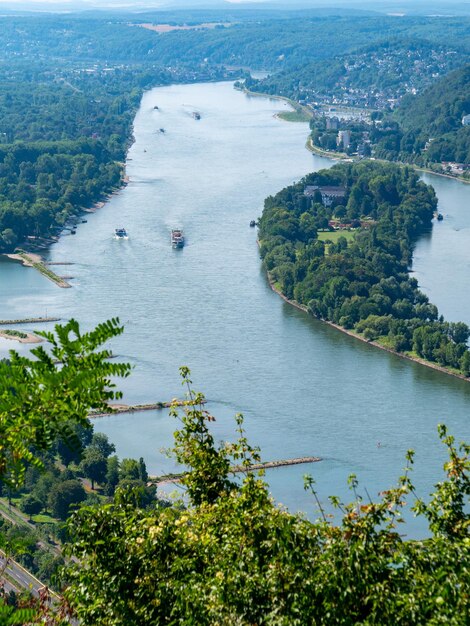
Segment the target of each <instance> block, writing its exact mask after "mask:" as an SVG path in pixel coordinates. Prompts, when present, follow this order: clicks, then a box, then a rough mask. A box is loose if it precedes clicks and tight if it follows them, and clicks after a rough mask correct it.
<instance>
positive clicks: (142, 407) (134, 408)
mask: <svg viewBox="0 0 470 626" xmlns="http://www.w3.org/2000/svg"><path fill="white" fill-rule="evenodd" d="M186 403H187V401H186V400H171V401H170V402H152V403H150V404H110V405H109V408H110V409H112V411H111V412H110V413H95V412H92V413H90V414H89V415H88V417H90V418H94V417H105V416H107V415H113V414H114V413H135V412H138V411H155V410H161V409H169V408H170V407H171V406H185V405H186ZM203 404H205V401H204V402H203Z"/></svg>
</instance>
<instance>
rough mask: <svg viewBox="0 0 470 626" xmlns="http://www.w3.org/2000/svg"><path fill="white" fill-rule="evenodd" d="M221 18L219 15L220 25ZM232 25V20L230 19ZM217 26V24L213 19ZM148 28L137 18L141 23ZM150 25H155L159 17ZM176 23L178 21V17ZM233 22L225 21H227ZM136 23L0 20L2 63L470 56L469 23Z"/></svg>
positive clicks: (314, 18)
mask: <svg viewBox="0 0 470 626" xmlns="http://www.w3.org/2000/svg"><path fill="white" fill-rule="evenodd" d="M225 17H226V14H225V13H224V12H223V11H221V12H220V14H219V19H220V21H221V22H223V21H224V18H225ZM229 17H230V16H229ZM212 19H214V16H213V18H212ZM148 20H149V17H148V16H145V15H143V16H142V20H141V21H142V22H146V21H148ZM154 21H155V22H156V23H158V22H159V21H160V20H159V18H158V15H155V16H154ZM174 21H175V22H178V15H177V14H176V15H175V18H174ZM229 21H230V19H229ZM138 23H139V19H136V16H135V15H128V16H127V15H123V14H120V15H117V16H109V15H106V16H101V17H100V16H94V17H90V16H80V15H76V16H57V15H55V16H41V17H37V16H29V17H2V18H0V50H2V57H3V58H9V59H11V58H18V57H20V58H31V59H32V58H34V59H35V60H37V59H49V60H52V59H57V60H64V59H72V58H73V59H82V60H98V61H107V62H117V61H120V62H123V63H130V62H153V63H158V64H162V65H169V64H174V63H190V64H195V63H201V62H204V61H207V62H208V63H217V64H220V63H221V64H229V65H237V66H243V67H252V68H266V69H269V70H282V69H284V68H285V67H300V66H302V65H304V64H305V63H306V61H309V60H310V61H314V60H316V59H325V58H332V57H335V56H337V55H339V54H344V53H345V52H349V51H353V50H356V49H358V48H360V47H363V46H366V45H370V44H371V43H373V42H379V41H383V40H384V38H390V37H394V38H396V37H398V38H404V37H406V38H410V39H416V38H421V39H426V40H429V41H431V42H433V43H435V44H436V45H441V44H442V42H443V41H445V42H446V44H447V45H449V46H458V47H459V48H461V49H463V50H466V51H470V36H469V32H470V29H469V24H470V21H469V19H468V18H460V19H456V18H442V19H440V20H435V19H432V18H417V17H406V18H403V19H400V20H397V19H396V18H394V17H387V16H360V15H359V16H357V15H342V16H340V15H324V14H321V13H320V14H317V13H315V12H313V13H310V14H307V15H301V16H299V15H296V14H295V13H293V14H292V17H290V18H288V17H286V18H285V19H279V18H275V17H273V16H270V17H267V16H266V15H264V16H262V17H260V18H258V17H257V14H256V13H254V14H253V18H252V19H251V21H248V20H244V21H240V22H238V21H236V20H234V18H233V16H232V17H231V21H230V24H229V26H228V27H224V26H220V27H219V28H214V29H206V30H184V31H174V32H169V33H165V34H158V33H155V32H153V31H151V30H148V29H145V28H141V27H139V26H138Z"/></svg>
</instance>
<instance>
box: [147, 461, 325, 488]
mask: <svg viewBox="0 0 470 626" xmlns="http://www.w3.org/2000/svg"><path fill="white" fill-rule="evenodd" d="M319 461H321V458H320V457H318V456H302V457H298V458H296V459H281V460H280V461H265V462H264V463H254V464H253V465H249V466H248V467H245V466H243V465H234V466H233V467H231V468H230V471H231V472H232V474H240V473H242V472H257V471H259V470H266V469H275V468H277V467H287V466H289V465H303V464H306V463H318V462H319ZM183 476H184V474H168V475H166V476H149V482H150V483H152V484H154V485H157V486H158V485H170V484H172V483H179V482H180V481H181V479H182V478H183Z"/></svg>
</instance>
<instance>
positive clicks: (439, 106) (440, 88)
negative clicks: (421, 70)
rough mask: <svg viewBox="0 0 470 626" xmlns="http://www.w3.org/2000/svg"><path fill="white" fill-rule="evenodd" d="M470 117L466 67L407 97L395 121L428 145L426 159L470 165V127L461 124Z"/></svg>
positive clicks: (469, 82) (468, 70) (469, 79)
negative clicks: (417, 93)
mask: <svg viewBox="0 0 470 626" xmlns="http://www.w3.org/2000/svg"><path fill="white" fill-rule="evenodd" d="M469 114H470V65H466V66H465V67H464V68H462V69H460V70H457V71H455V72H453V73H452V74H450V75H448V76H446V77H445V78H443V79H441V80H439V81H438V82H436V83H435V84H434V85H432V86H430V87H429V88H428V89H427V90H426V91H425V92H423V93H422V94H420V95H417V96H414V97H413V96H407V97H406V98H404V99H403V102H402V105H401V106H400V108H399V109H398V110H397V111H396V114H395V118H396V119H397V121H398V122H399V123H400V126H401V127H402V129H403V131H404V133H405V134H407V135H408V136H410V135H411V136H413V135H414V136H415V137H416V141H417V143H418V145H419V144H420V143H421V145H422V144H423V143H424V144H426V143H427V142H429V143H428V145H427V147H426V154H425V157H426V158H427V159H429V160H431V161H457V162H460V163H470V126H463V124H462V118H463V117H464V116H465V115H469Z"/></svg>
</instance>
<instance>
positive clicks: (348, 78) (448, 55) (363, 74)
mask: <svg viewBox="0 0 470 626" xmlns="http://www.w3.org/2000/svg"><path fill="white" fill-rule="evenodd" d="M468 60H470V55H469V54H468V53H467V52H464V51H462V50H460V46H459V47H458V48H451V47H450V46H448V45H444V44H436V43H431V42H428V41H420V40H415V39H413V40H412V39H402V40H395V39H394V40H392V41H390V40H387V41H384V42H379V43H377V44H372V45H368V46H367V47H365V48H361V49H360V50H357V51H354V52H351V53H349V54H346V55H345V54H343V55H341V56H337V57H335V58H334V59H332V60H328V61H326V60H319V61H315V62H311V63H307V64H305V65H304V66H302V67H300V68H299V69H296V70H292V69H290V70H284V71H282V72H278V73H276V74H273V75H272V76H269V77H268V78H265V79H262V80H259V81H250V83H249V87H250V89H251V90H252V91H259V92H261V93H271V94H278V95H282V96H287V97H289V98H292V99H294V100H307V101H308V102H318V101H320V102H322V100H325V101H327V102H329V103H333V102H344V104H348V103H354V104H355V105H356V106H367V107H370V108H375V107H377V106H380V107H382V108H383V107H388V106H390V103H391V102H397V101H398V100H399V99H400V98H401V97H402V96H403V95H405V94H406V93H411V92H416V91H422V89H423V88H424V87H426V86H428V85H430V84H431V83H433V82H434V81H436V80H437V79H438V78H439V77H440V76H444V75H445V74H447V73H449V72H450V71H451V70H453V69H456V68H458V67H461V66H462V65H464V64H465V63H466V62H468Z"/></svg>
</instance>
